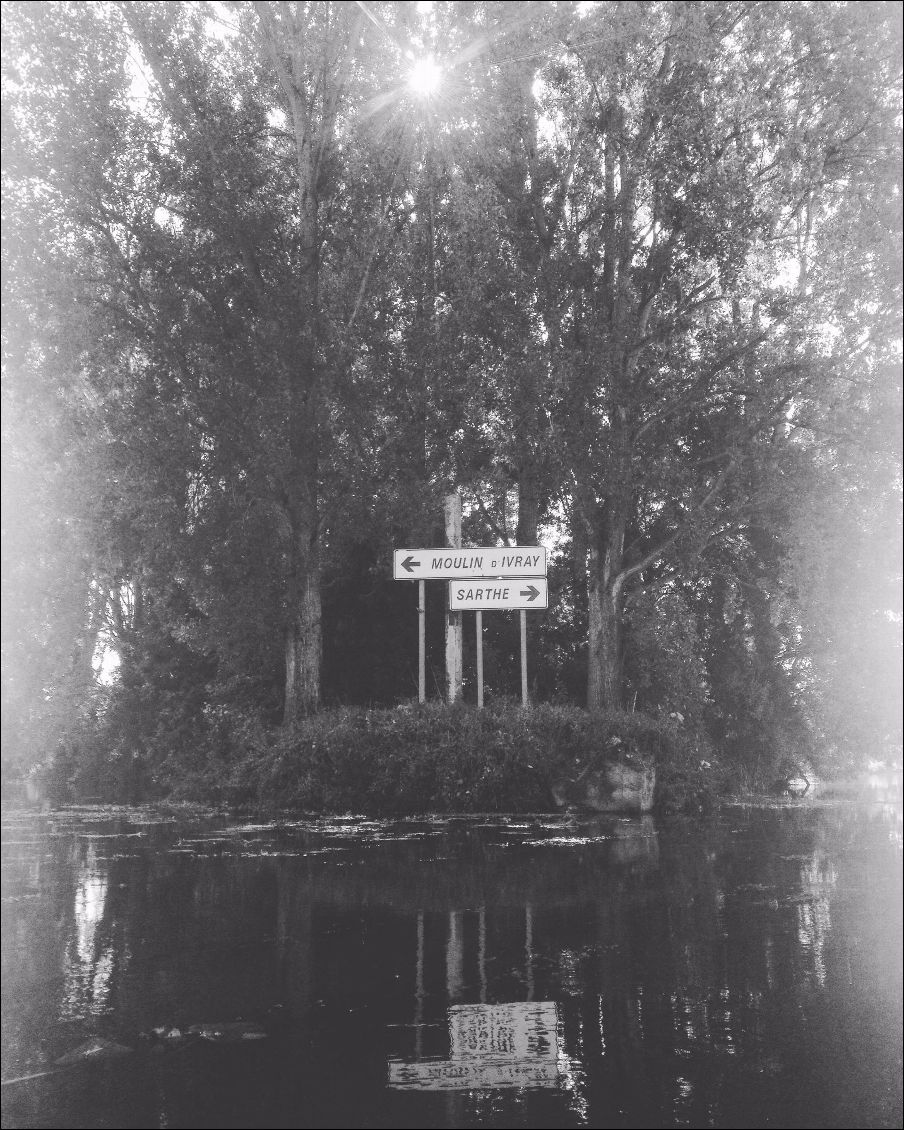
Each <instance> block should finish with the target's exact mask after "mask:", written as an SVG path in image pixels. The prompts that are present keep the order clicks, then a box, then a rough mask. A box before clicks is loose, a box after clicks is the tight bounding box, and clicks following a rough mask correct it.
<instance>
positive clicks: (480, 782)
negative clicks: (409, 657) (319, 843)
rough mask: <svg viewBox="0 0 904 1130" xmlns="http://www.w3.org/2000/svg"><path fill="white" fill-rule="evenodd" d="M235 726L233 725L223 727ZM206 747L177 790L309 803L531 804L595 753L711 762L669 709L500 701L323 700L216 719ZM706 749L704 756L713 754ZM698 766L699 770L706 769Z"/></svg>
mask: <svg viewBox="0 0 904 1130" xmlns="http://www.w3.org/2000/svg"><path fill="white" fill-rule="evenodd" d="M230 724H231V725H232V727H233V728H232V729H231V730H229V729H228V726H229V725H230ZM214 734H215V736H216V740H215V741H211V745H210V749H209V751H208V756H207V757H206V760H204V762H203V764H201V763H200V762H199V760H198V758H197V756H196V758H195V761H194V765H195V768H194V770H193V772H192V773H191V774H189V775H185V776H182V777H181V778H174V782H173V785H174V787H173V795H176V796H178V797H180V798H182V799H195V800H204V801H208V802H210V801H214V802H227V803H230V804H232V805H235V806H239V807H243V808H254V809H267V810H278V809H296V810H305V811H315V812H347V811H355V812H366V813H369V814H373V815H389V814H399V815H401V814H405V813H413V812H425V811H433V812H491V811H506V812H528V811H535V812H536V811H547V810H550V809H552V808H553V802H552V798H551V794H550V784H551V782H552V781H553V780H554V779H555V778H557V777H562V776H567V777H575V776H577V775H578V774H579V773H580V772H581V770H582V769H583V768H585V767H586V766H587V765H588V764H590V763H592V762H593V761H594V760H596V759H599V758H601V757H605V758H632V757H633V758H640V759H642V760H644V761H647V762H652V763H654V764H656V765H657V767H658V768H659V772H660V774H661V775H663V779H671V778H675V779H677V778H676V776H675V775H676V773H677V772H679V771H680V769H679V767H682V766H683V767H686V768H687V769H688V770H689V769H690V768H696V770H697V772H698V775H700V774H701V762H703V763H705V762H706V761H707V755H709V750H708V747H706V746H705V745H701V742H702V739H701V738H699V737H698V736H695V735H694V734H693V733H691V732H690V731H688V730H687V729H686V728H685V727H684V726H683V725H682V723H681V721H680V720H678V719H677V718H675V717H671V718H666V719H656V718H652V717H650V716H648V715H643V714H629V713H623V712H615V713H612V714H608V715H591V714H589V713H587V712H586V711H584V710H580V709H578V708H577V707H570V706H550V705H539V706H535V707H532V708H531V709H530V710H523V709H522V708H521V707H520V706H518V705H516V704H514V703H512V702H497V703H495V704H494V705H493V706H491V707H488V708H487V709H485V710H482V711H478V710H476V709H475V708H474V707H472V706H468V705H464V704H460V705H456V706H453V707H448V706H445V705H444V704H439V703H429V704H426V705H423V706H419V705H414V704H412V705H406V706H400V707H396V708H394V709H380V710H368V709H363V708H342V709H337V710H330V711H324V712H323V713H320V714H318V715H316V716H314V717H312V718H309V719H307V720H304V721H301V722H299V723H298V724H297V725H296V726H295V727H293V728H291V729H267V728H266V727H264V726H263V725H261V724H260V723H259V722H256V721H253V720H248V719H246V718H243V717H241V716H233V717H231V719H230V718H228V717H226V715H225V714H224V716H223V717H222V718H218V720H217V725H216V727H215V728H214V729H213V730H212V731H211V736H213V735H214ZM709 756H710V757H711V755H709ZM702 775H703V776H704V777H705V775H706V774H705V773H703V774H702Z"/></svg>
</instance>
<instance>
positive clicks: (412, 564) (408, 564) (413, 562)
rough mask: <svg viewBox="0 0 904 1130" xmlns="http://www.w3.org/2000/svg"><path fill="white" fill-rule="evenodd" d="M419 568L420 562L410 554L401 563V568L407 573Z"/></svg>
mask: <svg viewBox="0 0 904 1130" xmlns="http://www.w3.org/2000/svg"><path fill="white" fill-rule="evenodd" d="M420 567H421V563H420V561H418V559H417V558H416V557H412V556H411V554H410V553H409V554H408V556H407V557H406V558H405V560H404V561H403V562H402V568H403V569H405V570H407V571H408V572H409V573H410V572H411V570H412V569H414V568H418V569H419V568H420Z"/></svg>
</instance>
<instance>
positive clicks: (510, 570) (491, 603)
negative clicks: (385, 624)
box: [392, 494, 549, 706]
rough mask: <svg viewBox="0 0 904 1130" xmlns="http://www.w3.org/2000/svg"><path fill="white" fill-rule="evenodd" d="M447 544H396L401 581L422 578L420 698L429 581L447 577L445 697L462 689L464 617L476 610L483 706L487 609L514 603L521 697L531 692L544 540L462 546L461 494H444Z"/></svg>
mask: <svg viewBox="0 0 904 1130" xmlns="http://www.w3.org/2000/svg"><path fill="white" fill-rule="evenodd" d="M445 518H446V541H447V543H448V544H447V545H445V546H440V547H439V548H436V549H397V550H395V551H394V553H393V561H392V575H393V577H394V578H395V579H396V580H397V581H417V582H418V602H417V611H418V701H419V702H424V701H425V699H426V610H427V600H426V586H425V581H430V580H434V581H439V580H443V581H448V582H450V583H449V604H448V608H447V611H446V698H447V701H448V702H450V703H451V702H456V701H457V700H458V699H459V698H460V697H461V693H462V666H463V664H462V622H461V620H462V617H461V614H462V612H464V611H471V612H474V613H475V627H476V631H477V705H478V706H483V613H484V612H485V611H490V610H497V609H498V610H504V609H512V610H515V611H517V612H519V613H520V617H519V618H520V621H521V702H522V703H523V705H524V706H527V705H528V694H527V616H526V615H525V613H526V611H527V610H528V609H531V608H548V607H549V587H548V585H547V580H546V549H545V547H544V546H542V545H515V546H508V545H504V546H486V547H480V548H476V549H463V548H462V544H461V495H459V494H448V495H446V504H445Z"/></svg>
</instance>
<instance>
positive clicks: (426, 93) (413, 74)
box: [408, 55, 443, 98]
mask: <svg viewBox="0 0 904 1130" xmlns="http://www.w3.org/2000/svg"><path fill="white" fill-rule="evenodd" d="M442 77H443V72H442V70H441V69H440V67H439V66H438V65H437V63H436V62H435V60H434V59H432V58H431V57H430V56H429V55H428V56H426V57H425V58H423V59H418V60H416V61H415V62H414V63H413V64H412V66H411V71H410V72H409V75H408V86H409V87H410V88H411V90H412V91H413V92H414V93H415V94H417V95H419V96H420V97H421V98H429V97H430V96H431V95H432V94H435V93H436V91H437V89H438V88H439V84H440V81H441V80H442Z"/></svg>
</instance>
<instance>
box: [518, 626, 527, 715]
mask: <svg viewBox="0 0 904 1130" xmlns="http://www.w3.org/2000/svg"><path fill="white" fill-rule="evenodd" d="M520 615H521V705H522V706H527V613H526V612H525V611H524V609H523V608H522V609H521V613H520Z"/></svg>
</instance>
